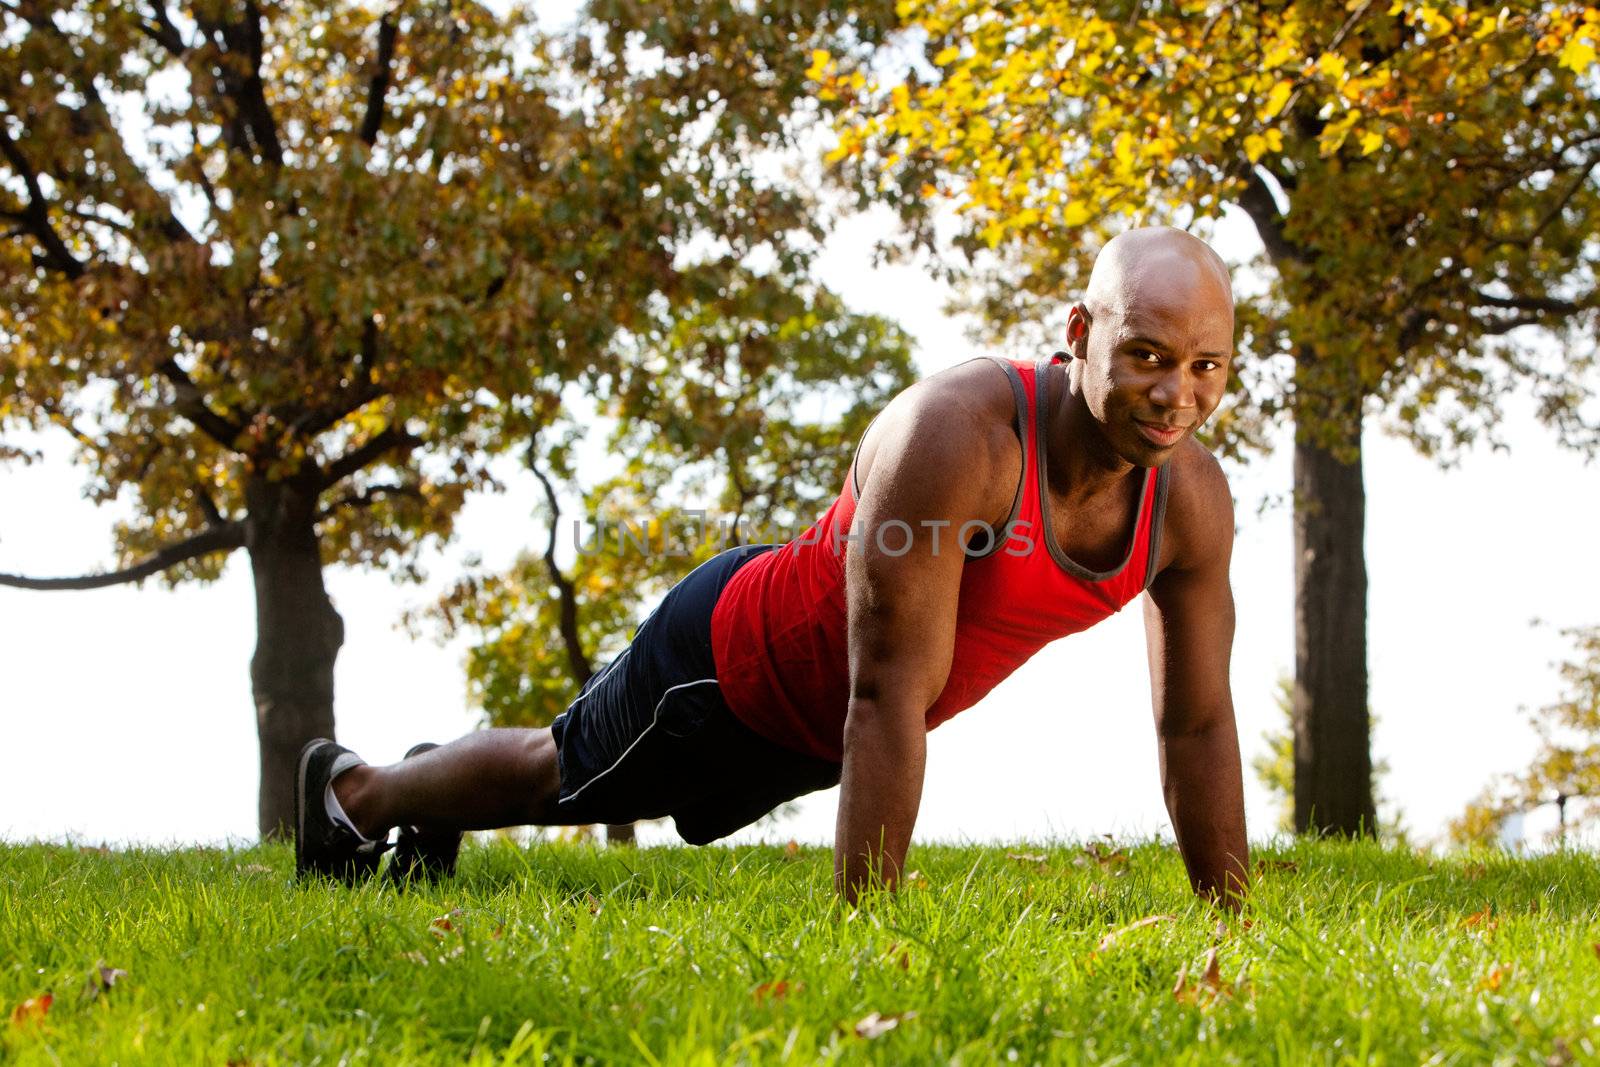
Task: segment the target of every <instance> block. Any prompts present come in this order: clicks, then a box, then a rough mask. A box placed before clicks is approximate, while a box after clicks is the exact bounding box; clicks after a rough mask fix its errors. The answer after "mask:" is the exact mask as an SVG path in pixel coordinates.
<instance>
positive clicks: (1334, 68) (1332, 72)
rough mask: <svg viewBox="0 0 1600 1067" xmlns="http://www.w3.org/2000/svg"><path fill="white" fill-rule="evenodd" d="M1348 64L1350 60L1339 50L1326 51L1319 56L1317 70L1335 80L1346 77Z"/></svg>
mask: <svg viewBox="0 0 1600 1067" xmlns="http://www.w3.org/2000/svg"><path fill="white" fill-rule="evenodd" d="M1348 66H1349V61H1347V60H1346V59H1345V58H1344V56H1341V55H1340V54H1339V53H1337V52H1324V53H1322V55H1320V56H1318V57H1317V70H1319V71H1321V72H1322V73H1323V74H1324V75H1326V76H1327V77H1329V78H1332V79H1334V80H1335V81H1338V80H1339V79H1340V78H1343V77H1344V74H1345V69H1346V68H1347V67H1348Z"/></svg>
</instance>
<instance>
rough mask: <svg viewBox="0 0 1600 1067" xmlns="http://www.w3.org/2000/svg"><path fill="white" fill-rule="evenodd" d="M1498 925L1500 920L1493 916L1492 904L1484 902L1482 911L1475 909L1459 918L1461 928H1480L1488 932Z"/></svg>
mask: <svg viewBox="0 0 1600 1067" xmlns="http://www.w3.org/2000/svg"><path fill="white" fill-rule="evenodd" d="M1499 925H1500V920H1498V919H1496V918H1495V917H1494V905H1493V904H1486V905H1484V909H1483V910H1482V911H1475V912H1473V913H1472V914H1471V915H1468V916H1467V917H1466V918H1465V919H1462V920H1461V928H1462V929H1463V930H1472V929H1481V930H1483V932H1484V933H1488V932H1489V931H1491V930H1493V929H1494V928H1495V927H1497V926H1499Z"/></svg>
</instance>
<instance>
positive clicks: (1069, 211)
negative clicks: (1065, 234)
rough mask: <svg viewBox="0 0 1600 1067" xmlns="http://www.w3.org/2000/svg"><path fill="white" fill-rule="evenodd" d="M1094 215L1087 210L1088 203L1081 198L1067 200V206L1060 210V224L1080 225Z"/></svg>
mask: <svg viewBox="0 0 1600 1067" xmlns="http://www.w3.org/2000/svg"><path fill="white" fill-rule="evenodd" d="M1093 217H1094V212H1092V211H1090V210H1089V205H1088V204H1085V203H1084V202H1083V201H1082V200H1069V201H1067V206H1066V207H1065V208H1063V209H1062V211H1061V224H1062V225H1063V226H1068V227H1074V226H1082V225H1083V224H1084V223H1086V222H1088V221H1089V220H1090V219H1091V218H1093Z"/></svg>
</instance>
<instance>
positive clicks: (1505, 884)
mask: <svg viewBox="0 0 1600 1067" xmlns="http://www.w3.org/2000/svg"><path fill="white" fill-rule="evenodd" d="M1011 852H1012V853H1018V852H1022V853H1026V854H1025V855H1022V856H1015V855H1012V856H1008V853H1007V850H1005V849H993V848H976V847H971V848H931V847H929V848H922V847H919V848H917V849H916V850H915V851H914V854H913V863H914V864H915V865H916V866H917V867H919V868H920V871H921V874H920V876H919V877H917V878H916V879H915V880H914V883H913V885H912V886H911V887H910V888H907V889H905V890H903V891H902V892H901V893H900V894H898V896H897V897H896V898H894V899H884V900H880V901H878V902H877V903H876V904H875V905H873V906H872V907H869V908H867V909H864V910H862V911H859V912H854V913H849V912H845V911H844V910H843V909H841V908H839V907H837V906H836V905H835V903H834V902H833V900H832V897H831V894H830V892H829V884H830V878H829V875H830V859H829V856H828V855H827V853H825V852H824V851H822V850H814V849H804V850H800V851H799V852H798V853H796V854H794V855H790V854H788V853H787V852H786V850H784V849H781V848H758V847H745V848H734V849H722V848H710V849H687V848H685V849H671V848H663V849H648V850H643V851H638V852H631V851H622V850H618V851H611V852H606V851H595V850H592V849H590V848H588V847H585V846H578V845H554V844H546V845H536V846H534V847H531V848H527V849H521V848H515V847H512V846H510V845H506V844H498V845H494V846H487V847H480V848H473V849H469V850H468V851H467V852H466V853H465V854H464V857H463V862H462V868H463V869H462V875H461V877H460V878H458V879H457V880H456V881H454V882H451V883H448V884H446V885H443V886H440V887H437V888H434V889H430V890H427V891H424V892H412V893H409V894H405V895H397V894H395V893H393V892H390V891H386V890H384V889H382V888H381V887H379V886H376V885H373V886H368V887H365V888H363V889H361V890H359V891H355V892H349V891H345V890H341V889H337V888H333V887H328V886H299V885H295V884H293V883H292V881H291V879H290V877H289V875H290V870H291V867H292V859H291V856H290V853H289V851H288V850H287V849H286V848H283V847H267V848H261V849H251V850H242V851H220V850H206V849H200V850H184V851H176V852H160V851H131V852H113V853H109V854H107V853H101V852H99V851H96V850H80V849H78V848H75V847H70V846H67V847H62V846H44V845H26V846H21V845H0V893H3V896H0V1063H19V1064H33V1063H63V1064H99V1063H112V1062H120V1063H140V1062H160V1063H167V1062H170V1063H184V1064H190V1063H193V1064H216V1065H222V1064H227V1063H235V1064H240V1063H251V1064H275V1063H313V1062H318V1063H325V1064H332V1063H341V1062H352V1063H359V1062H365V1061H377V1062H405V1063H460V1062H464V1061H467V1062H472V1063H482V1064H487V1063H529V1064H533V1063H540V1062H548V1063H562V1062H568V1061H576V1062H597V1063H613V1062H616V1063H643V1064H653V1063H697V1064H698V1063H706V1064H711V1063H725V1062H749V1063H772V1062H780V1061H781V1062H794V1063H810V1062H816V1061H842V1062H862V1061H867V1062H886V1063H907V1062H921V1063H930V1062H949V1061H959V1062H962V1063H988V1062H1008V1061H1013V1060H1014V1061H1016V1062H1022V1063H1032V1062H1051V1063H1079V1062H1135V1063H1205V1064H1213V1063H1260V1062H1264V1061H1265V1062H1272V1061H1278V1062H1290V1063H1330V1064H1337V1063H1365V1062H1384V1063H1408V1064H1409V1063H1419V1062H1429V1063H1474V1064H1475V1063H1488V1062H1505V1063H1528V1064H1546V1063H1555V1064H1560V1063H1585V1062H1591V1063H1592V1062H1597V1061H1600V948H1597V947H1596V943H1597V942H1600V862H1597V861H1596V859H1595V858H1594V857H1592V856H1587V855H1574V854H1566V855H1554V856H1548V857H1543V858H1536V859H1516V858H1511V857H1507V856H1502V855H1488V854H1486V855H1481V856H1476V857H1463V858H1453V859H1444V860H1441V859H1433V858H1428V857H1424V856H1418V855H1415V854H1412V853H1408V852H1393V851H1384V850H1382V849H1379V848H1378V847H1376V846H1372V845H1365V844H1362V845H1348V844H1333V843H1307V844H1300V845H1296V846H1294V847H1292V848H1286V849H1283V850H1280V851H1277V852H1273V853H1268V854H1265V855H1263V856H1262V857H1261V858H1262V859H1263V860H1264V861H1265V862H1264V864H1263V871H1262V873H1261V876H1260V879H1259V882H1258V885H1257V888H1256V891H1255V893H1254V895H1253V897H1252V900H1251V903H1250V907H1249V917H1250V920H1251V921H1250V925H1249V926H1248V928H1240V927H1239V926H1238V924H1235V928H1234V929H1233V931H1232V932H1231V933H1230V934H1228V935H1227V936H1225V937H1224V938H1223V939H1222V941H1221V943H1220V947H1219V948H1218V949H1217V953H1216V961H1217V965H1218V968H1219V973H1220V979H1221V982H1222V983H1223V984H1224V987H1225V988H1224V989H1223V990H1221V991H1213V990H1212V988H1211V987H1209V986H1207V985H1205V984H1204V983H1200V984H1199V985H1196V984H1195V982H1194V980H1193V979H1194V978H1199V977H1200V976H1202V975H1203V974H1204V972H1205V965H1206V960H1207V955H1208V952H1209V951H1210V949H1211V948H1212V946H1213V944H1214V943H1215V941H1216V925H1217V920H1216V916H1215V914H1214V913H1212V912H1210V911H1209V910H1208V909H1207V908H1205V907H1203V906H1201V905H1199V904H1197V903H1195V902H1193V901H1192V900H1191V898H1190V896H1189V893H1188V889H1187V884H1186V882H1185V881H1184V877H1183V871H1182V866H1181V864H1180V863H1179V861H1178V859H1177V857H1176V855H1175V853H1173V852H1172V851H1171V850H1170V849H1167V848H1163V847H1160V846H1156V845H1145V846H1138V847H1131V848H1129V849H1128V851H1127V853H1126V854H1125V855H1123V856H1122V857H1121V858H1118V857H1116V856H1113V857H1111V858H1110V859H1104V858H1099V859H1097V858H1091V857H1090V856H1088V855H1086V854H1085V852H1084V850H1082V849H1080V848H1077V847H1075V846H1070V845H1064V844H1063V845H1054V846H1051V847H1049V848H1043V849H1033V848H1028V849H1013V850H1011ZM1031 855H1037V856H1042V857H1043V859H1042V861H1041V860H1039V859H1035V858H1031ZM1486 909H1489V910H1488V911H1486ZM1153 914H1166V915H1171V916H1174V918H1173V919H1172V920H1170V921H1163V922H1159V923H1153V924H1150V925H1147V926H1143V927H1140V928H1136V929H1133V930H1129V931H1127V932H1126V933H1124V934H1122V935H1121V936H1120V937H1119V938H1117V939H1116V940H1115V941H1114V943H1113V944H1111V945H1110V946H1109V947H1106V948H1104V949H1100V947H1099V946H1100V943H1101V940H1102V938H1104V937H1105V936H1106V935H1107V934H1108V933H1110V932H1112V931H1115V930H1117V929H1119V928H1121V927H1124V926H1126V925H1127V924H1129V923H1132V922H1134V921H1136V920H1138V919H1141V918H1144V917H1146V916H1149V915H1153ZM441 916H448V923H444V922H439V923H436V922H435V920H436V919H438V918H439V917H441ZM446 925H448V927H449V928H448V929H445V928H444V927H445V926H446ZM101 964H104V965H105V966H108V967H113V968H119V969H122V970H124V971H126V972H127V973H126V975H125V976H123V977H121V978H119V979H118V980H117V981H116V983H115V984H114V986H113V987H112V988H110V989H109V990H106V991H101V992H98V993H95V994H91V993H90V992H89V989H90V988H91V986H93V985H94V984H95V983H94V982H93V981H92V979H91V975H92V974H94V973H96V968H97V966H98V965H101ZM1186 969H1187V972H1188V973H1189V974H1190V975H1191V976H1193V978H1192V979H1191V980H1190V981H1189V982H1188V983H1187V987H1186V988H1187V992H1186V993H1185V995H1182V996H1174V992H1173V990H1174V986H1175V983H1176V982H1177V980H1178V978H1179V975H1180V973H1182V972H1184V971H1185V970H1186ZM1197 991H1198V995H1195V994H1196V992H1197ZM45 993H50V994H51V995H52V996H53V998H54V999H53V1002H52V1004H51V1006H50V1009H49V1011H48V1013H47V1014H45V1015H43V1016H42V1017H38V1016H36V1015H35V1016H32V1017H28V1018H24V1019H22V1020H21V1021H14V1020H13V1015H14V1013H15V1012H16V1011H17V1006H18V1005H19V1004H21V1003H22V1002H23V1001H25V1000H27V999H28V998H34V997H38V996H40V995H42V994H45ZM873 1012H877V1013H879V1014H880V1016H895V1015H903V1014H904V1013H910V1012H914V1013H915V1015H914V1016H907V1017H904V1018H901V1019H900V1021H899V1023H898V1025H897V1026H896V1027H895V1028H894V1029H892V1030H889V1031H887V1032H885V1033H882V1034H880V1035H878V1036H875V1037H863V1036H859V1035H858V1033H857V1028H858V1024H859V1023H860V1022H861V1020H862V1019H863V1018H864V1017H866V1016H868V1015H869V1013H873ZM22 1014H24V1015H26V1014H27V1013H26V1012H25V1011H24V1012H22Z"/></svg>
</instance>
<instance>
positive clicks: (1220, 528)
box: [1145, 446, 1249, 909]
mask: <svg viewBox="0 0 1600 1067" xmlns="http://www.w3.org/2000/svg"><path fill="white" fill-rule="evenodd" d="M1197 447H1198V446H1197ZM1181 478H1182V480H1183V482H1185V483H1187V484H1185V485H1183V486H1182V488H1181V489H1180V488H1179V485H1180V483H1179V481H1178V479H1176V478H1175V479H1174V483H1175V484H1174V489H1175V491H1174V499H1173V507H1172V510H1171V512H1170V513H1169V516H1168V524H1169V536H1170V537H1171V538H1172V539H1174V540H1175V541H1176V542H1177V548H1176V552H1175V557H1174V559H1173V560H1172V561H1171V562H1170V563H1169V564H1168V565H1167V566H1166V567H1165V568H1163V569H1162V571H1161V573H1160V574H1159V575H1157V577H1156V579H1155V581H1154V582H1153V583H1152V584H1151V587H1150V595H1149V598H1148V600H1147V601H1146V604H1145V632H1146V635H1147V637H1148V642H1149V655H1150V687H1151V694H1152V698H1153V701H1154V705H1155V718H1156V737H1157V744H1158V746H1159V749H1160V762H1161V783H1162V791H1163V793H1164V795H1165V797H1166V802H1167V812H1168V814H1169V815H1170V816H1171V817H1172V827H1173V830H1174V832H1175V833H1176V834H1177V837H1178V849H1179V851H1181V852H1182V853H1183V862H1184V865H1185V867H1187V868H1188V872H1189V882H1190V884H1191V885H1193V886H1194V889H1195V892H1196V893H1199V894H1201V895H1204V896H1207V897H1210V898H1212V899H1214V900H1218V901H1219V902H1221V903H1222V904H1223V905H1224V906H1226V907H1228V908H1230V909H1237V908H1238V906H1239V903H1240V900H1241V899H1242V896H1243V893H1244V890H1245V887H1246V886H1247V884H1248V878H1249V876H1248V871H1249V853H1248V846H1247V844H1246V841H1245V825H1244V784H1243V775H1242V773H1241V770H1240V765H1239V737H1238V731H1237V728H1236V727H1235V725H1234V718H1233V696H1232V693H1231V691H1230V687H1229V683H1228V664H1229V659H1230V657H1231V655H1232V652H1233V622H1234V613H1233V591H1232V589H1231V588H1230V587H1229V584H1228V563H1229V560H1230V558H1231V557H1232V553H1233V503H1232V500H1231V498H1230V497H1229V495H1228V485H1227V481H1226V479H1225V478H1224V477H1223V475H1222V471H1221V469H1220V468H1218V467H1217V464H1216V461H1215V460H1213V459H1212V458H1211V457H1210V456H1209V455H1205V456H1198V457H1194V461H1193V462H1189V463H1186V464H1185V465H1184V468H1183V470H1182V472H1181ZM1180 494H1181V497H1182V499H1181V500H1180V499H1179V498H1180Z"/></svg>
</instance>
